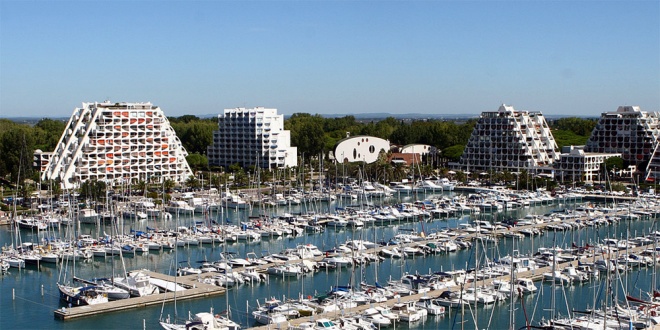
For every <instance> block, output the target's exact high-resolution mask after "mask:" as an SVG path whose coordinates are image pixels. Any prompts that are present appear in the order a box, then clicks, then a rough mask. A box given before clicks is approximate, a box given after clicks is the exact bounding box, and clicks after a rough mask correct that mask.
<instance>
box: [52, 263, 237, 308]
mask: <svg viewBox="0 0 660 330" xmlns="http://www.w3.org/2000/svg"><path fill="white" fill-rule="evenodd" d="M141 272H143V273H145V274H147V275H149V276H151V277H153V278H157V279H161V280H165V281H169V282H173V283H174V282H175V278H174V276H169V275H165V274H160V273H155V272H151V271H148V270H141ZM204 275H206V276H204ZM213 275H214V273H205V274H202V275H188V276H179V277H177V278H176V283H177V284H178V285H181V286H184V287H187V288H188V289H186V290H184V291H177V292H166V293H161V294H154V295H149V296H144V297H133V298H129V299H122V300H115V301H109V302H107V303H102V304H96V305H87V306H77V307H71V308H66V307H63V308H59V309H56V310H55V317H56V318H58V319H61V320H71V319H76V318H80V317H87V316H94V315H99V314H104V313H110V312H119V311H123V310H127V309H135V308H140V307H146V306H152V305H157V304H162V303H166V302H173V301H174V299H175V297H176V300H178V301H180V300H187V299H195V298H204V297H211V296H216V295H221V294H224V293H225V292H226V289H225V288H223V287H220V286H216V285H212V284H205V283H202V282H199V281H198V279H199V278H200V276H201V277H202V278H204V277H212V276H213Z"/></svg>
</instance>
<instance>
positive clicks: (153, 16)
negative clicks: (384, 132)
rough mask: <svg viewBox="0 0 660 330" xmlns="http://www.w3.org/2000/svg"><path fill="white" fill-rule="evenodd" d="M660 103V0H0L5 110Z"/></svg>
mask: <svg viewBox="0 0 660 330" xmlns="http://www.w3.org/2000/svg"><path fill="white" fill-rule="evenodd" d="M106 99H108V100H111V101H113V102H123V101H126V102H145V101H150V102H152V103H154V104H156V105H158V106H160V107H161V108H162V109H163V110H164V111H165V113H166V114H167V115H168V116H180V115H184V114H194V115H206V114H214V113H219V112H221V111H222V109H224V108H233V107H242V106H245V107H254V106H265V107H274V108H278V109H279V110H280V112H281V113H284V114H293V113H296V112H306V113H312V114H315V113H319V114H356V113H374V112H386V113H392V114H405V113H429V114H473V115H477V114H479V113H480V112H481V111H495V110H497V108H498V106H499V105H500V104H501V103H506V104H512V105H513V106H514V107H515V108H516V109H521V110H534V111H542V112H543V113H544V114H546V115H581V116H598V115H599V114H600V113H601V112H603V111H614V110H616V108H617V107H618V106H619V105H639V106H641V107H642V109H643V110H647V111H660V1H657V0H652V1H348V0H345V1H302V0H300V1H284V0H282V1H93V0H91V1H52V0H51V1H11V0H0V117H12V116H19V115H20V116H36V117H53V116H69V115H70V114H71V112H72V110H73V108H75V107H79V106H81V104H82V102H94V101H103V100H106Z"/></svg>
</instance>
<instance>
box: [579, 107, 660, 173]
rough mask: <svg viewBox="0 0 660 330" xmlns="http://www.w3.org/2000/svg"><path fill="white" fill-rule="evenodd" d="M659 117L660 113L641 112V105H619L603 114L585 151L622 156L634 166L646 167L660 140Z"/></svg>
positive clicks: (641, 169) (642, 169)
mask: <svg viewBox="0 0 660 330" xmlns="http://www.w3.org/2000/svg"><path fill="white" fill-rule="evenodd" d="M658 118H659V116H658V113H654V112H646V111H642V110H641V109H640V107H638V106H620V107H618V108H617V110H616V111H612V112H603V113H602V114H601V116H600V119H599V120H598V123H597V124H596V127H595V128H594V130H593V131H592V132H591V136H590V137H589V140H588V141H587V144H586V145H585V148H584V150H585V151H586V152H598V153H620V154H621V157H622V158H623V160H624V161H627V162H628V163H630V164H632V165H645V164H646V163H647V162H648V161H649V160H650V159H651V154H652V153H653V152H654V150H655V149H656V146H657V144H658V137H660V130H659V128H660V122H659V120H658ZM638 169H639V170H640V171H644V170H645V169H644V168H638Z"/></svg>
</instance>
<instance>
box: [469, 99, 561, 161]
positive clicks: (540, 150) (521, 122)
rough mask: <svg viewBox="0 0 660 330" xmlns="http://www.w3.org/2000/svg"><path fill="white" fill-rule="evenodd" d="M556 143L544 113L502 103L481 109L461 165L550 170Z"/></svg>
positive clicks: (555, 155) (555, 156) (555, 152)
mask: <svg viewBox="0 0 660 330" xmlns="http://www.w3.org/2000/svg"><path fill="white" fill-rule="evenodd" d="M557 149H558V148H557V143H556V142H555V139H554V137H553V136H552V133H551V132H550V127H548V123H547V122H546V120H545V117H544V116H543V114H541V112H531V111H520V110H515V109H514V108H513V107H512V106H509V105H505V104H503V105H501V106H500V107H499V109H498V110H497V111H487V112H482V113H481V116H480V117H479V121H478V122H477V124H476V125H475V127H474V130H473V131H472V135H471V136H470V139H469V140H468V143H467V146H466V147H465V150H464V151H463V155H461V159H460V161H459V164H458V167H457V168H460V169H463V170H467V171H470V172H480V171H489V170H495V171H505V170H506V171H511V172H517V171H520V170H523V169H525V170H528V171H535V173H545V172H551V171H552V169H551V166H552V164H553V163H554V162H555V160H556V159H557V158H558V153H557Z"/></svg>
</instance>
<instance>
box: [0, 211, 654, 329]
mask: <svg viewBox="0 0 660 330" xmlns="http://www.w3.org/2000/svg"><path fill="white" fill-rule="evenodd" d="M390 202H395V201H390ZM332 206H334V205H332ZM569 206H570V205H569ZM325 207H327V206H322V207H319V208H318V209H319V210H320V209H322V208H325ZM558 207H563V206H558V205H551V206H542V207H534V208H529V209H521V210H518V211H516V212H514V213H512V214H507V213H499V214H497V215H477V216H476V218H477V219H489V218H498V219H500V218H502V217H520V216H523V215H524V214H525V213H527V212H534V213H536V214H543V213H546V212H548V211H549V210H551V209H555V208H558ZM275 211H276V210H268V212H275ZM279 211H280V212H283V211H291V212H299V211H300V209H299V208H292V209H288V210H279ZM254 212H255V213H258V211H254ZM247 216H248V214H245V213H243V212H238V213H236V212H230V213H229V214H226V213H223V214H222V215H214V218H215V219H220V218H230V219H232V221H233V222H234V223H237V222H238V221H240V220H242V219H246V218H247ZM195 220H204V219H202V218H195V219H190V218H183V217H180V218H178V219H174V220H171V221H167V222H158V223H153V222H151V221H150V222H149V223H139V224H137V223H135V222H132V221H129V222H127V223H126V224H124V226H123V229H124V230H126V231H129V230H130V229H131V228H133V229H144V227H146V225H149V226H150V227H154V226H158V227H159V228H164V227H170V228H174V227H175V226H177V225H190V224H192V223H193V221H195ZM468 221H470V217H469V216H464V217H461V218H451V219H443V220H434V221H433V222H429V223H406V224H401V225H396V226H389V227H378V226H377V227H367V228H365V229H362V230H356V231H352V230H350V229H346V230H339V231H335V230H326V231H325V232H323V233H321V234H317V235H312V234H305V235H302V236H299V237H291V238H289V237H285V238H282V239H274V240H264V241H262V242H258V243H250V244H245V243H236V244H227V245H224V246H210V245H204V246H200V247H192V248H180V249H178V251H177V252H159V253H153V252H150V253H148V254H144V255H136V256H134V257H125V258H124V264H125V267H126V269H128V270H132V269H142V268H148V269H150V270H155V271H158V272H163V273H170V274H172V273H173V272H174V269H175V268H176V264H177V262H179V263H181V262H189V263H190V264H191V265H193V266H198V265H199V261H202V260H216V259H218V254H219V253H220V252H222V251H233V252H237V253H239V254H240V255H245V253H247V252H253V251H254V252H256V253H257V254H258V255H261V254H262V252H264V251H267V253H273V252H278V251H280V250H282V249H284V248H286V247H294V246H295V245H297V244H303V243H312V244H315V245H317V246H318V247H319V248H320V249H322V250H324V249H329V248H331V247H333V246H335V245H336V244H339V243H341V242H343V241H345V240H346V239H350V238H355V239H359V238H363V239H368V240H374V237H376V239H375V240H378V241H381V240H384V239H385V240H386V239H388V238H389V237H392V236H394V235H395V234H396V233H397V232H400V231H402V229H404V230H405V229H415V230H417V231H421V230H422V226H423V227H424V230H425V231H426V232H432V231H434V230H437V229H441V228H446V227H456V226H457V225H458V224H459V223H465V222H468ZM654 226H655V224H654V222H653V221H651V220H646V221H636V222H621V223H620V224H618V225H615V226H608V227H600V228H586V229H583V230H580V231H569V232H565V233H556V234H553V233H547V234H545V235H543V236H540V237H537V238H535V239H534V240H530V239H525V240H522V241H521V242H520V244H518V243H516V249H517V250H519V251H520V253H529V252H531V251H532V250H533V249H536V248H538V247H539V246H551V245H553V243H554V244H555V245H559V246H563V247H569V246H570V245H571V242H576V243H578V244H579V245H584V244H585V243H587V242H591V243H593V242H595V241H600V240H601V239H603V238H605V237H617V238H618V237H622V236H623V237H625V235H626V232H627V231H629V232H630V234H631V236H634V235H635V234H642V233H648V232H649V231H650V230H652V228H655V227H654ZM97 231H98V232H101V233H102V232H103V231H105V232H107V233H110V232H111V229H110V227H105V228H101V229H100V230H97V229H96V228H93V227H90V226H83V228H82V232H83V233H91V234H92V235H94V236H95V235H96V232H97ZM55 234H57V233H55ZM59 234H60V236H64V234H63V233H59ZM20 238H21V240H22V241H23V242H27V241H32V242H38V241H39V240H40V238H41V236H38V235H36V234H35V233H31V232H29V231H21V235H20ZM13 240H15V236H14V235H12V232H11V231H10V229H9V227H4V228H0V243H1V244H2V245H6V244H9V242H11V241H13ZM511 250H512V246H511V240H509V239H503V240H500V241H499V242H498V243H497V244H490V245H486V246H483V247H481V250H480V254H482V253H485V254H486V255H488V256H489V257H491V258H494V257H497V256H504V255H507V254H510V253H511ZM264 253H266V252H264ZM472 255H473V251H470V250H464V251H458V252H456V253H451V254H447V255H444V254H443V255H437V256H428V257H422V258H411V259H406V260H396V259H395V260H389V259H387V260H385V261H384V262H382V263H380V264H371V265H368V266H362V267H356V268H354V269H348V270H344V271H328V272H325V271H322V272H320V273H317V274H316V275H314V276H306V277H301V278H293V279H291V278H288V279H286V280H283V279H279V278H274V277H272V278H271V280H270V283H269V284H268V285H264V284H261V285H255V286H249V285H243V286H240V287H236V288H232V289H230V290H229V291H228V293H227V294H226V295H225V296H219V297H214V298H210V299H197V300H188V301H178V302H177V303H176V306H175V305H174V303H169V304H165V305H164V306H162V305H158V306H152V307H146V308H136V309H134V310H131V311H128V312H116V313H108V314H105V315H102V316H97V317H89V318H82V319H76V320H71V321H60V320H57V319H55V318H54V316H53V311H54V310H55V309H57V308H60V307H61V306H62V304H61V303H60V301H59V297H58V290H57V286H56V283H57V280H58V276H59V275H60V267H59V266H55V265H49V264H42V265H41V266H40V267H39V268H37V267H36V266H29V265H28V266H27V268H26V269H23V270H16V269H10V274H6V275H4V276H1V277H0V283H1V285H0V310H1V311H2V312H1V313H0V329H16V328H30V329H87V328H96V329H119V328H125V329H136V328H147V329H159V328H160V326H159V325H158V319H159V318H160V317H161V315H163V316H167V315H171V316H174V314H175V313H177V314H178V316H179V317H187V315H188V312H192V313H197V312H201V311H207V310H209V309H210V308H213V309H214V310H215V311H223V310H225V309H226V308H227V306H228V305H229V306H230V307H231V310H232V318H233V319H234V320H235V321H237V322H239V323H241V324H242V325H243V326H244V327H248V326H253V325H255V323H254V320H252V319H251V317H250V312H251V311H252V309H253V308H255V307H256V306H257V302H256V301H257V299H259V300H260V301H261V302H263V300H264V299H265V298H269V297H278V298H280V299H282V298H283V296H285V297H297V296H298V295H299V294H303V295H305V296H307V295H313V294H315V293H320V292H324V291H327V290H328V289H330V287H331V286H333V285H348V284H350V283H359V282H360V281H366V282H369V283H374V282H375V281H376V280H378V281H380V282H381V283H382V282H386V281H387V280H388V279H389V278H390V277H392V278H398V277H400V276H401V274H402V273H403V272H413V273H414V272H420V273H427V272H428V271H429V270H433V271H439V270H449V269H453V268H465V266H466V265H467V264H468V261H469V262H470V263H471V264H470V267H473V266H474V265H473V260H472V259H471V258H470V257H471V256H472ZM113 263H114V266H113ZM113 268H114V270H115V272H120V271H121V269H122V265H121V261H120V259H119V258H118V257H115V258H108V259H105V260H104V259H102V258H101V259H99V258H96V259H94V260H92V261H90V262H85V263H82V262H79V263H76V270H75V271H76V276H80V277H87V278H91V277H107V276H110V275H111V274H112V272H113ZM69 272H71V270H69ZM651 273H652V272H651V269H650V268H649V269H641V270H639V271H634V272H630V273H627V274H625V276H624V278H622V279H621V284H620V285H619V286H627V287H628V288H629V292H631V293H633V294H635V295H637V296H639V295H640V292H641V291H644V292H646V291H648V290H650V288H651V287H652V285H651V280H650V279H651ZM68 275H69V276H70V273H69V274H68ZM600 284H601V283H594V282H592V283H586V284H584V285H575V286H571V287H568V288H565V289H562V288H559V289H557V290H555V294H556V302H557V303H556V306H557V312H559V313H563V314H565V313H566V311H567V310H572V309H576V310H581V309H585V308H587V307H590V306H593V302H594V301H598V297H600V296H602V287H603V286H602V285H600ZM537 286H539V287H541V284H540V283H537ZM42 287H43V295H42ZM542 288H543V289H542V291H543V294H541V293H537V294H536V295H532V296H527V297H524V298H523V299H522V301H516V305H515V308H516V311H515V316H516V325H517V326H516V327H517V328H520V327H522V326H524V324H525V315H527V317H528V318H531V317H532V315H533V316H534V320H535V321H536V322H537V321H538V320H539V319H540V318H541V317H545V318H548V317H549V315H550V312H549V311H548V310H547V309H549V307H550V301H551V292H552V288H551V287H550V286H547V285H543V286H542ZM12 291H14V294H15V299H12ZM621 296H622V295H621ZM594 297H596V299H595V298H594ZM565 302H568V303H569V304H568V306H567V304H566V303H565ZM521 303H522V304H521ZM523 306H524V308H523ZM464 318H465V322H464V323H461V319H462V316H461V311H452V312H451V313H447V314H446V315H445V316H444V317H437V316H429V317H428V318H427V319H426V320H425V321H424V322H423V323H418V324H415V325H413V326H411V327H412V328H415V329H437V328H454V329H461V328H463V327H464V328H467V329H474V321H473V313H471V312H470V311H469V310H468V309H467V308H466V310H465V317H464ZM477 321H478V327H479V328H491V329H503V328H508V325H509V303H508V302H502V303H499V304H497V305H495V306H492V307H487V308H481V307H480V308H479V309H478V310H477ZM397 328H406V326H399V325H397Z"/></svg>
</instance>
